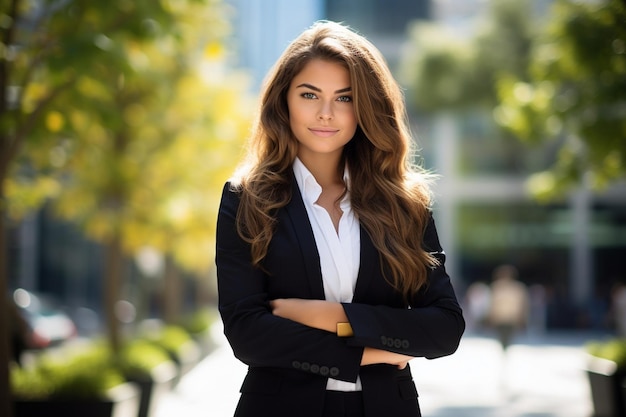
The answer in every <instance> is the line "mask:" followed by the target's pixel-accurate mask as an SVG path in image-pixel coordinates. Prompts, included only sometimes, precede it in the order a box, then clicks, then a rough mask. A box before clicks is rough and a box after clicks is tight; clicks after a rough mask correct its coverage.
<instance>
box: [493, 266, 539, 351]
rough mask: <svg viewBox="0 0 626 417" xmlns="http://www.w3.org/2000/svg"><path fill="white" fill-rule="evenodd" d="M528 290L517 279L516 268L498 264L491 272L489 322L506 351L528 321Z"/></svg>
mask: <svg viewBox="0 0 626 417" xmlns="http://www.w3.org/2000/svg"><path fill="white" fill-rule="evenodd" d="M528 305H529V303H528V292H527V289H526V285H524V284H523V283H522V282H520V281H519V280H518V272H517V268H515V267H514V266H512V265H500V266H499V267H497V268H496V269H495V270H494V272H493V281H492V283H491V308H490V311H489V324H490V325H491V326H492V328H493V329H494V330H495V331H496V335H497V338H498V341H499V342H500V345H501V346H502V349H503V350H504V351H505V352H506V350H507V349H508V347H509V346H510V345H511V342H512V340H513V337H514V336H515V335H516V333H517V332H518V331H519V330H521V329H522V328H524V327H525V326H526V325H527V322H528Z"/></svg>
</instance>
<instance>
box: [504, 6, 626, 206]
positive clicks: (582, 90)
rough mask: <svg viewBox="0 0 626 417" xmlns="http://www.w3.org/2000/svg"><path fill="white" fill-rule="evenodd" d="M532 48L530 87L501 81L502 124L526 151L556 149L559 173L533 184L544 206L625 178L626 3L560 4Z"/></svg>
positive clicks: (513, 80)
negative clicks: (542, 146) (576, 190)
mask: <svg viewBox="0 0 626 417" xmlns="http://www.w3.org/2000/svg"><path fill="white" fill-rule="evenodd" d="M550 17H551V18H550V19H548V22H549V24H548V26H547V27H546V29H545V31H544V33H543V34H542V36H540V37H538V38H537V39H536V40H535V41H534V42H533V45H532V51H531V55H530V65H529V69H530V70H529V75H530V77H529V79H527V80H526V79H522V78H519V77H516V76H514V75H510V74H508V75H506V76H503V77H501V79H500V81H499V98H500V101H501V102H500V105H499V106H498V108H497V110H496V112H495V114H496V118H497V120H498V122H499V123H501V124H502V125H503V126H504V127H506V128H508V129H510V130H511V131H512V132H514V133H515V134H516V135H517V136H518V137H519V138H521V139H522V140H524V141H526V142H528V143H541V142H545V141H559V142H560V150H559V153H558V158H557V160H556V162H555V163H554V165H553V166H552V167H551V168H550V169H549V170H547V171H544V172H540V173H537V174H535V175H534V176H533V177H531V181H530V185H531V192H532V193H533V194H534V195H535V196H537V197H539V198H543V199H550V198H553V197H555V196H558V195H560V194H562V193H564V192H566V191H568V190H569V189H571V188H572V187H574V186H577V185H580V184H584V185H585V186H589V187H590V188H592V189H603V188H605V187H606V186H608V185H609V184H610V183H611V182H613V181H617V180H619V179H623V178H624V177H625V176H626V164H625V163H626V94H625V92H626V3H625V2H623V1H620V0H604V1H598V2H578V1H573V0H559V1H557V2H556V4H555V5H554V8H553V9H552V13H551V14H550Z"/></svg>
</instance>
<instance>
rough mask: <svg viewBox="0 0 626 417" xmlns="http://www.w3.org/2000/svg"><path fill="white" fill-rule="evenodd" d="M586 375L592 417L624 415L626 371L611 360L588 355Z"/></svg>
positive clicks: (625, 410) (625, 408)
mask: <svg viewBox="0 0 626 417" xmlns="http://www.w3.org/2000/svg"><path fill="white" fill-rule="evenodd" d="M587 377H588V378H589V387H590V389H591V400H592V404H593V409H594V414H593V416H594V417H626V372H624V371H620V370H619V369H618V367H617V364H616V363H615V362H613V361H610V360H607V359H602V358H597V357H594V356H588V358H587Z"/></svg>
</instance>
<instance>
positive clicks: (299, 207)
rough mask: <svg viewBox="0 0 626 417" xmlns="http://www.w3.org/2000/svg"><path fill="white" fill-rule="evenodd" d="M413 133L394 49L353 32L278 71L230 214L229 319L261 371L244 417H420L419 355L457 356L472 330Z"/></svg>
mask: <svg viewBox="0 0 626 417" xmlns="http://www.w3.org/2000/svg"><path fill="white" fill-rule="evenodd" d="M406 126H407V125H406V120H405V108H404V101H403V97H402V93H401V90H400V88H399V87H398V85H397V83H396V82H395V80H394V79H393V78H392V76H391V73H390V71H389V69H388V67H387V65H386V63H385V61H384V59H383V58H382V55H381V54H380V52H379V51H378V50H377V49H376V48H375V47H374V46H373V45H372V44H371V43H369V42H368V41H367V40H366V39H365V38H363V37H362V36H360V35H358V34H356V33H355V32H353V31H352V30H350V29H349V28H347V27H345V26H343V25H340V24H337V23H333V22H318V23H317V24H315V25H313V26H312V27H311V28H309V29H308V30H306V31H304V32H303V33H302V34H301V35H300V36H298V38H297V39H295V40H294V41H293V42H292V43H291V44H290V45H289V46H288V47H287V49H286V50H285V52H284V53H283V55H282V56H281V57H280V58H279V60H278V62H277V63H276V65H275V66H274V68H273V70H272V72H271V73H270V75H269V78H268V79H267V82H266V85H265V87H264V92H263V94H262V100H261V108H260V113H259V119H258V121H257V123H256V126H255V130H254V131H253V135H252V137H251V145H250V147H249V149H250V153H249V159H248V161H247V163H246V164H244V166H243V167H242V168H241V169H240V170H239V171H238V174H237V175H236V177H235V178H233V179H231V181H229V183H228V184H227V185H226V186H225V188H224V193H223V196H222V201H221V205H220V210H219V215H218V227H217V256H216V262H217V277H218V290H219V308H220V313H221V316H222V319H223V321H224V331H225V334H226V336H227V338H228V340H229V342H230V344H231V346H232V348H233V350H234V353H235V355H236V356H237V357H238V358H239V359H240V360H241V361H243V362H244V363H246V364H247V365H248V366H249V370H248V374H247V376H246V378H245V381H244V383H243V386H242V387H241V397H240V400H239V403H238V406H237V410H236V412H235V415H236V416H239V417H245V416H274V417H280V416H289V417H292V416H320V417H321V416H331V415H333V416H334V415H342V416H343V415H350V416H383V415H384V416H394V417H402V416H407V417H409V416H411V417H417V416H420V411H419V405H418V399H417V391H416V389H415V386H414V384H413V381H412V376H411V371H410V368H409V366H408V361H409V360H410V359H412V358H414V357H427V358H436V357H440V356H445V355H450V354H452V353H453V352H454V351H455V350H456V349H457V346H458V344H459V340H460V337H461V335H462V333H463V330H464V321H463V316H462V311H461V308H460V306H459V304H458V302H457V299H456V296H455V293H454V290H453V288H452V285H451V282H450V279H449V277H448V275H447V273H446V271H445V268H444V261H445V255H444V252H443V250H442V248H441V246H440V244H439V239H438V237H437V231H436V229H435V224H434V221H433V217H432V213H431V210H430V204H431V201H430V197H429V176H428V175H427V173H426V172H425V171H423V170H421V169H420V168H418V167H413V166H410V165H409V164H410V162H411V161H412V158H413V156H414V155H413V154H412V153H411V152H410V146H411V138H410V137H409V133H408V129H407V127H406ZM337 413H340V414H337Z"/></svg>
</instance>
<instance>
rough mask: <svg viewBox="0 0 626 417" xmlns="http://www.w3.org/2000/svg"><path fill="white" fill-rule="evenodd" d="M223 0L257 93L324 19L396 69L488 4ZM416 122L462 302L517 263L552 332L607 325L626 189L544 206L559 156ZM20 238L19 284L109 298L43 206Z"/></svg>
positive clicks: (240, 60) (625, 254) (96, 264)
mask: <svg viewBox="0 0 626 417" xmlns="http://www.w3.org/2000/svg"><path fill="white" fill-rule="evenodd" d="M224 1H226V2H227V3H229V4H230V5H231V6H232V9H233V25H234V33H233V40H232V54H233V57H234V63H235V64H236V65H238V66H240V67H244V68H247V69H248V70H249V71H250V73H251V74H252V75H253V78H254V85H255V86H256V87H257V88H258V87H259V86H260V84H261V82H262V80H263V77H264V76H265V74H266V73H267V71H268V70H269V69H270V67H271V65H272V64H273V63H274V61H275V60H276V59H277V58H278V56H279V55H280V54H281V52H282V51H283V49H284V48H285V47H286V46H287V44H288V43H289V42H290V41H291V40H292V39H293V38H294V37H296V36H297V35H298V34H299V33H300V32H301V31H302V30H303V29H305V28H306V27H308V26H310V25H311V23H312V22H314V21H315V20H319V19H331V20H336V21H341V22H344V23H346V24H348V25H350V26H351V27H353V28H354V29H356V30H357V31H359V32H360V33H362V34H364V35H365V36H366V37H368V38H369V39H370V40H371V41H372V42H373V43H374V44H375V45H377V46H378V47H379V48H380V49H381V51H382V53H383V55H385V57H386V58H387V60H388V62H389V64H390V66H391V68H392V70H395V68H396V64H397V63H398V61H399V59H400V56H401V55H400V54H401V50H402V47H403V44H404V42H405V41H406V30H407V27H408V25H409V24H410V23H411V22H413V21H415V20H419V19H436V20H437V21H440V22H443V23H445V24H448V25H451V26H453V27H454V28H455V29H456V30H459V31H469V30H471V29H472V22H473V19H474V17H475V16H476V14H477V13H479V12H480V10H481V7H484V3H485V2H484V1H479V0H472V1H464V2H458V1H455V0H432V1H431V0H298V1H291V0H224ZM538 3H542V2H541V1H539V2H538ZM543 3H545V1H543ZM410 117H411V119H412V121H414V122H417V123H416V126H415V128H414V131H415V132H417V134H418V138H419V142H420V146H421V147H422V154H423V157H424V161H425V163H426V165H427V166H428V167H429V168H432V169H433V170H435V171H436V172H437V173H439V174H441V176H442V179H441V180H440V181H439V183H438V184H437V187H436V190H435V197H436V201H437V203H436V206H435V210H436V220H437V227H438V230H439V232H440V237H441V241H442V244H443V246H444V247H445V248H446V251H447V254H448V262H447V268H448V270H449V272H450V275H451V276H452V277H453V280H454V282H455V285H456V286H457V288H458V290H459V294H460V296H463V293H464V290H465V288H466V287H467V286H468V285H470V284H471V283H473V282H476V281H485V282H487V281H489V280H490V279H491V273H492V271H493V270H494V269H495V268H496V266H498V265H500V264H503V263H507V264H512V265H515V266H516V267H517V268H518V270H519V272H520V279H521V280H522V281H524V282H525V283H526V284H529V285H533V284H538V285H541V286H542V288H544V289H545V297H546V300H547V302H548V318H547V321H548V326H549V327H553V328H555V327H587V328H602V327H604V326H605V325H606V323H605V321H604V320H605V317H606V314H607V312H608V303H609V290H610V287H611V286H612V285H613V283H614V282H615V281H618V280H626V188H625V187H624V186H622V187H618V186H615V187H614V188H612V189H610V190H607V191H606V192H604V193H602V194H592V193H591V192H590V191H588V190H585V189H581V190H578V191H577V192H574V193H572V195H571V196H570V197H569V198H568V199H566V200H565V201H562V202H560V203H554V204H550V205H539V204H537V203H536V202H534V201H533V200H531V199H530V198H529V197H528V195H527V193H526V191H525V188H524V180H525V179H526V177H527V176H528V174H529V173H531V172H533V171H534V170H536V169H538V168H541V167H543V166H544V165H545V164H546V163H547V161H551V159H552V157H553V155H554V152H555V149H549V148H544V149H539V150H532V151H531V150H529V149H526V148H524V147H523V146H522V145H521V144H519V143H517V142H511V141H509V140H505V139H503V138H502V137H501V136H499V135H498V134H497V133H496V132H495V130H494V129H493V126H492V124H490V123H487V122H486V120H485V117H484V115H483V116H481V115H479V114H476V115H464V116H463V117H452V116H449V115H441V116H438V117H436V118H429V119H424V118H423V117H421V116H420V115H416V114H411V115H410ZM9 242H10V245H11V246H10V248H9V249H10V252H9V260H10V265H9V268H10V271H11V278H10V279H11V282H10V284H11V285H12V286H18V285H19V286H23V287H26V288H28V289H33V290H40V291H45V292H55V293H57V294H59V295H60V296H62V297H63V298H65V299H66V300H68V303H69V304H74V305H84V304H93V303H95V304H98V303H99V302H100V294H101V287H100V286H101V282H102V279H101V274H102V266H103V265H102V255H101V253H100V249H99V247H98V246H97V245H95V244H92V243H90V242H86V241H85V240H84V238H83V237H82V236H81V235H80V234H79V233H78V232H76V231H75V229H73V228H72V227H71V226H68V225H65V224H60V223H59V222H57V221H56V220H54V219H52V217H51V216H50V215H49V214H48V212H47V211H46V210H44V211H42V212H41V213H38V214H36V215H33V216H32V217H30V218H28V219H26V220H25V221H24V222H23V223H22V224H21V225H19V227H17V228H15V229H13V231H12V234H11V236H10V239H9ZM138 275H139V274H138V273H137V274H135V275H134V276H138ZM137 279H139V278H137Z"/></svg>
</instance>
